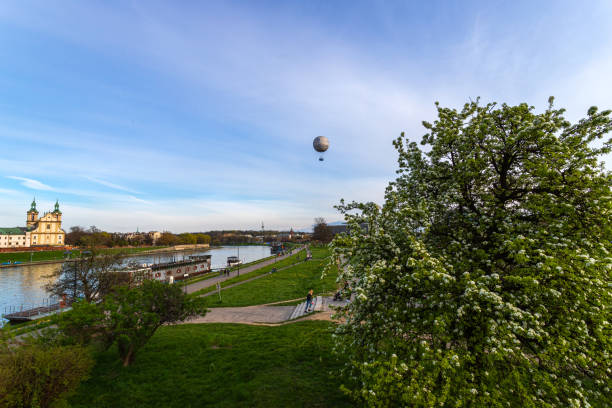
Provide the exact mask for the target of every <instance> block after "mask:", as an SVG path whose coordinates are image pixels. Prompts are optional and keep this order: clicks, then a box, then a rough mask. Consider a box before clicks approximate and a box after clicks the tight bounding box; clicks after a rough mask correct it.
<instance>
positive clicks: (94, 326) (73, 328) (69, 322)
mask: <svg viewBox="0 0 612 408" xmlns="http://www.w3.org/2000/svg"><path fill="white" fill-rule="evenodd" d="M53 321H54V323H55V325H56V326H57V328H58V330H59V333H60V334H61V336H60V337H61V342H62V343H67V344H81V345H89V344H90V343H91V342H92V340H94V338H99V339H102V338H103V336H102V327H103V326H102V322H103V321H104V313H103V311H102V308H101V307H100V306H99V305H97V304H95V303H88V302H86V301H79V302H75V303H73V304H72V310H70V311H67V312H64V313H60V314H57V315H56V316H55V317H54V319H53Z"/></svg>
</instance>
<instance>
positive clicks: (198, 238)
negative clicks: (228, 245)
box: [194, 234, 210, 244]
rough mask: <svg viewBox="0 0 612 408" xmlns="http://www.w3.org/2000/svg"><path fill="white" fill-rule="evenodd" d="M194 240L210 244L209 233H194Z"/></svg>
mask: <svg viewBox="0 0 612 408" xmlns="http://www.w3.org/2000/svg"><path fill="white" fill-rule="evenodd" d="M194 235H195V237H196V242H197V243H198V244H210V235H207V234H194Z"/></svg>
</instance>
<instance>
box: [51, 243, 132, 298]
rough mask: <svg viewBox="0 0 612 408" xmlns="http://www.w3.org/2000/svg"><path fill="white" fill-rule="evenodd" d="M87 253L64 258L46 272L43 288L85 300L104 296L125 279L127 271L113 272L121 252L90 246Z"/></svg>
mask: <svg viewBox="0 0 612 408" xmlns="http://www.w3.org/2000/svg"><path fill="white" fill-rule="evenodd" d="M88 252H89V253H88V254H84V255H82V256H81V257H79V258H77V259H75V260H71V261H68V262H64V264H62V267H61V268H59V269H58V270H57V271H55V272H54V273H52V274H51V275H49V276H48V277H49V278H51V280H50V283H49V284H48V285H47V286H46V287H45V288H46V290H47V291H48V292H50V293H52V294H54V295H56V296H62V295H63V294H66V295H70V296H71V297H72V299H76V298H77V297H81V296H82V297H84V298H85V300H86V301H87V302H91V301H93V300H95V299H97V298H102V297H104V296H105V295H106V294H107V293H109V292H110V291H111V290H113V288H114V287H115V286H117V285H119V284H122V283H126V282H125V281H126V279H127V278H129V275H128V274H121V273H117V272H115V269H117V268H118V267H119V266H120V265H121V258H122V255H123V254H121V253H113V254H104V253H101V252H99V251H98V250H96V249H95V248H93V247H92V248H90V250H89V251H88Z"/></svg>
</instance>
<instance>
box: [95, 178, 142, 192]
mask: <svg viewBox="0 0 612 408" xmlns="http://www.w3.org/2000/svg"><path fill="white" fill-rule="evenodd" d="M85 178H86V179H87V180H90V181H93V182H94V183H98V184H101V185H103V186H106V187H110V188H114V189H115V190H121V191H127V192H129V193H135V192H136V191H134V190H132V189H130V188H127V187H123V186H121V185H119V184H115V183H111V182H110V181H105V180H101V179H98V178H95V177H90V176H85Z"/></svg>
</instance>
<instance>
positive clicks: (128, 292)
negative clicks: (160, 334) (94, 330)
mask: <svg viewBox="0 0 612 408" xmlns="http://www.w3.org/2000/svg"><path fill="white" fill-rule="evenodd" d="M101 307H102V310H103V313H104V314H105V316H106V317H105V319H104V323H103V326H104V327H103V330H104V333H105V338H106V339H109V340H110V342H116V343H117V347H118V350H119V355H120V357H121V360H122V361H123V365H124V366H128V365H130V364H131V363H132V362H133V361H134V358H135V356H136V353H137V351H138V350H139V349H140V348H141V347H143V346H144V345H145V344H146V343H147V342H148V341H149V339H150V338H151V337H153V335H154V334H155V331H156V330H157V329H158V328H159V327H160V326H161V325H163V324H166V323H176V322H181V321H184V320H186V319H188V318H190V317H193V316H197V315H204V314H205V313H206V308H205V307H204V306H203V303H202V299H201V298H196V297H191V296H188V295H186V294H185V293H184V292H183V290H182V288H181V287H180V286H177V285H168V284H165V283H161V282H158V281H154V280H147V281H144V282H143V283H142V285H140V286H138V287H137V288H134V289H129V288H127V287H121V288H119V289H117V291H115V292H114V293H112V294H110V295H109V296H107V298H106V300H105V301H104V302H103V303H102V305H101Z"/></svg>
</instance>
